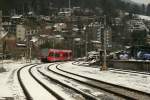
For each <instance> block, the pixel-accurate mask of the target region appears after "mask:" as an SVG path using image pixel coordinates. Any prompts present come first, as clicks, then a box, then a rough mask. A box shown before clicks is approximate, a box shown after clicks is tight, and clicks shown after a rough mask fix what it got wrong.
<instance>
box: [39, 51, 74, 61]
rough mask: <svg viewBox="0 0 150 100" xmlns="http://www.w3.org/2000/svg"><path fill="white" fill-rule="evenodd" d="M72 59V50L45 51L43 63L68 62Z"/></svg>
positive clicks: (42, 58)
mask: <svg viewBox="0 0 150 100" xmlns="http://www.w3.org/2000/svg"><path fill="white" fill-rule="evenodd" d="M71 59H72V50H58V49H43V50H42V52H41V61H42V62H54V61H67V60H71Z"/></svg>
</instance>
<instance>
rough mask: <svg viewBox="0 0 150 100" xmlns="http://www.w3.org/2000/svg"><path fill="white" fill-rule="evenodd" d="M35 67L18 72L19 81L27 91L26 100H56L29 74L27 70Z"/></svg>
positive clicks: (26, 67) (28, 67)
mask: <svg viewBox="0 0 150 100" xmlns="http://www.w3.org/2000/svg"><path fill="white" fill-rule="evenodd" d="M32 66H35V65H29V66H25V67H23V68H22V69H20V70H19V71H18V75H19V77H20V78H19V79H21V82H22V85H23V86H24V88H25V89H26V90H27V91H26V92H28V93H26V94H28V98H27V100H57V98H56V97H54V96H53V95H52V94H50V93H49V92H48V91H47V90H46V89H45V88H43V86H41V85H40V84H39V83H38V82H37V81H36V80H35V79H34V78H33V77H32V76H31V74H30V73H29V69H30V68H31V67H32Z"/></svg>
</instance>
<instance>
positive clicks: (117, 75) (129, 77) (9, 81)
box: [0, 60, 150, 100]
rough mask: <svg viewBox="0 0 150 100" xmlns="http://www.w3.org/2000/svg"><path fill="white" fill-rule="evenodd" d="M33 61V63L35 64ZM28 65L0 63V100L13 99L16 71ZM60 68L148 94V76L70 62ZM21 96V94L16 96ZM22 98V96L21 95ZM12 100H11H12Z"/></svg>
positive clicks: (149, 88) (15, 93)
mask: <svg viewBox="0 0 150 100" xmlns="http://www.w3.org/2000/svg"><path fill="white" fill-rule="evenodd" d="M36 62H37V61H34V62H33V63H36ZM26 64H29V63H26V62H25V61H11V60H10V61H4V64H3V65H2V63H0V67H4V68H5V69H6V72H1V73H0V100H3V99H1V98H4V97H15V96H14V95H17V93H19V92H16V91H19V89H18V86H17V85H16V84H15V83H16V80H17V77H16V71H17V69H18V68H20V67H22V66H24V65H26ZM60 68H62V69H64V70H68V71H71V72H74V73H78V74H81V75H84V76H87V77H91V78H95V79H98V80H102V81H106V82H110V83H114V84H119V85H121V86H126V87H130V88H134V89H137V90H141V91H145V92H148V93H150V75H143V74H136V73H125V72H124V73H123V72H117V71H112V70H109V71H100V69H99V68H95V67H84V66H82V65H80V66H77V65H72V62H67V63H63V64H61V66H60ZM18 95H22V94H18ZM22 97H23V95H22ZM9 100H11V99H9ZM12 100H13V99H12ZM15 100H22V99H15Z"/></svg>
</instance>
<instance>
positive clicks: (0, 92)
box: [0, 60, 29, 100]
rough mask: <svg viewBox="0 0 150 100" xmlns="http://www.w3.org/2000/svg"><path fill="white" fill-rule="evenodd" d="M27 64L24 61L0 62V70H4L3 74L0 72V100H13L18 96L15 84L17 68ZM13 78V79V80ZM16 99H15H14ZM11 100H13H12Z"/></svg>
mask: <svg viewBox="0 0 150 100" xmlns="http://www.w3.org/2000/svg"><path fill="white" fill-rule="evenodd" d="M26 64H29V63H26V61H25V60H21V61H12V60H4V61H3V62H2V61H0V68H2V67H3V68H4V69H5V70H6V71H5V72H0V100H5V99H4V98H9V99H10V98H14V97H16V96H17V94H16V93H18V95H21V94H19V92H17V91H19V90H17V89H18V86H17V84H15V83H16V80H17V77H16V76H15V74H16V71H17V69H18V68H20V67H22V66H24V65H26ZM14 78H15V79H14ZM16 98H17V97H16ZM12 100H13V99H12Z"/></svg>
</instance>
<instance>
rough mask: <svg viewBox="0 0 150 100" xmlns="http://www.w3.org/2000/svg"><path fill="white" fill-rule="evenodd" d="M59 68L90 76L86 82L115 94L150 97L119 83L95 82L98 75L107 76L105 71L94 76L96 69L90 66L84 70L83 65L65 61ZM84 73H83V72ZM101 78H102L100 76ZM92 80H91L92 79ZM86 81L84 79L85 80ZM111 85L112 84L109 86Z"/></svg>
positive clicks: (145, 99)
mask: <svg viewBox="0 0 150 100" xmlns="http://www.w3.org/2000/svg"><path fill="white" fill-rule="evenodd" d="M60 68H61V70H62V71H63V70H64V69H65V70H67V71H68V72H72V71H73V72H74V73H76V74H78V76H80V75H81V74H82V78H86V77H90V79H88V81H87V82H90V84H94V85H96V86H98V87H101V86H102V87H103V88H104V87H105V89H107V90H109V91H114V92H116V93H117V94H121V95H126V97H129V98H132V99H139V98H140V99H144V100H147V99H150V95H149V93H146V92H143V91H137V90H134V89H130V88H127V87H126V86H125V87H126V88H125V89H124V86H121V85H120V84H118V85H119V87H118V86H117V85H113V84H107V85H104V84H105V82H104V81H103V82H102V83H100V82H96V80H98V77H102V76H103V77H105V76H104V75H106V76H107V71H106V72H102V73H103V74H101V76H99V75H98V74H97V75H96V76H94V74H96V73H98V70H97V71H96V70H93V69H92V68H87V69H88V70H84V69H86V68H85V67H83V68H84V69H82V67H81V66H80V67H78V66H75V65H72V63H66V64H62V66H59V69H60ZM91 70H93V71H91ZM82 71H83V72H84V73H83V72H82ZM86 71H87V72H89V73H87V72H86ZM59 73H60V72H59ZM66 75H67V76H71V75H69V73H68V74H66ZM111 75H113V74H111ZM73 76H74V77H77V76H75V75H73ZM83 76H86V77H83ZM111 77H112V76H110V75H109V79H110V80H111ZM114 77H115V74H114ZM91 78H92V79H93V78H96V79H95V80H94V81H95V83H93V82H91V81H90V80H91ZM121 78H123V77H121ZM102 79H103V78H102ZM92 81H93V80H92ZM99 81H100V79H99ZM114 81H117V80H116V79H114ZM85 82H86V81H85ZM107 83H108V82H107ZM98 84H99V85H98ZM100 84H101V86H100ZM111 85H112V86H111ZM116 86H117V88H116ZM120 88H123V89H120Z"/></svg>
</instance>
